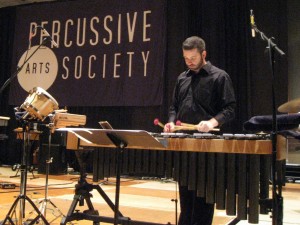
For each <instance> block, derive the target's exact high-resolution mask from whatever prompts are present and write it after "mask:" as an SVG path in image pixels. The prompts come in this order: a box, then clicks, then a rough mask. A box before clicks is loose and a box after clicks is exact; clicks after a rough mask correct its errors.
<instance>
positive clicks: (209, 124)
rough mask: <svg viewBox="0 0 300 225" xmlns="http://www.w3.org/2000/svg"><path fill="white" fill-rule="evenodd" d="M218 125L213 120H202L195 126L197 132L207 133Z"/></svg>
mask: <svg viewBox="0 0 300 225" xmlns="http://www.w3.org/2000/svg"><path fill="white" fill-rule="evenodd" d="M218 125H219V123H218V121H217V120H216V119H215V118H212V119H210V120H203V121H201V122H200V123H199V124H197V125H196V127H197V130H198V131H199V132H209V131H211V130H213V129H214V128H215V127H217V126H218Z"/></svg>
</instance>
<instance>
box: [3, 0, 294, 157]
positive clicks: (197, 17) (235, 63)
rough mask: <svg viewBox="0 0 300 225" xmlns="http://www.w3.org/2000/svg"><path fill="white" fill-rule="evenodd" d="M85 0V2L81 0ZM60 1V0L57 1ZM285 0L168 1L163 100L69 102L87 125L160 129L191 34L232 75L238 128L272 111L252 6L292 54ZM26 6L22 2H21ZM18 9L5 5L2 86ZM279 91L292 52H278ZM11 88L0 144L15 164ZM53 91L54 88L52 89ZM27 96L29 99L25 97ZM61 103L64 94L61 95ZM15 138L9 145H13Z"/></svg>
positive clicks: (283, 95) (283, 92)
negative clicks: (6, 136)
mask: <svg viewBox="0 0 300 225" xmlns="http://www.w3.org/2000/svg"><path fill="white" fill-rule="evenodd" d="M82 2H83V4H84V1H82ZM52 4H55V3H52ZM286 4H287V2H286V1H285V0H278V1H271V0H266V1H258V0H221V1H220V0H210V1H206V0H168V1H167V8H166V13H167V54H166V65H165V80H164V96H163V97H164V102H163V104H162V105H161V106H153V107H70V108H68V111H69V112H70V113H77V114H84V115H86V116H87V125H86V127H96V128H97V127H99V125H98V121H100V120H108V121H109V122H110V123H111V124H112V126H113V127H115V128H119V129H143V130H147V131H150V132H161V131H162V129H161V128H160V127H157V126H154V124H153V120H154V119H155V118H159V119H160V120H161V121H162V122H166V121H167V118H168V107H169V105H170V101H171V96H172V91H173V86H174V84H175V81H176V78H177V76H178V75H179V73H180V72H182V71H183V70H184V69H185V65H184V61H183V59H182V51H181V43H182V41H183V40H184V39H185V38H187V37H188V36H191V35H199V36H201V37H202V38H203V39H204V40H205V41H206V43H207V51H208V60H210V61H211V62H212V63H213V64H214V65H216V66H218V67H220V68H222V69H224V70H225V71H227V72H228V73H229V75H230V76H231V78H232V80H233V84H234V88H235V92H236V97H237V112H236V119H235V120H234V121H233V122H232V123H231V124H229V125H228V126H227V127H226V129H225V130H226V131H227V130H228V131H230V132H232V133H239V132H244V131H243V123H244V122H245V121H247V120H248V119H250V118H251V117H252V116H255V115H266V114H271V113H272V92H271V88H272V85H271V84H272V76H271V72H270V63H269V56H268V53H267V50H266V46H267V43H266V42H264V41H262V40H261V39H260V37H259V36H258V35H257V36H256V37H255V38H252V37H251V30H250V18H249V15H250V9H253V10H254V14H255V22H256V24H257V26H258V28H259V29H260V30H261V31H263V32H264V33H265V35H266V36H268V37H275V38H276V39H275V40H274V42H275V43H277V45H278V46H279V47H280V48H281V49H282V50H283V51H285V52H286V53H287V15H286V12H287V11H286V8H287V6H286ZM20 7H21V6H20ZM14 9H15V8H14V7H12V8H4V9H1V10H0V18H1V20H0V21H1V22H0V30H1V33H0V38H1V40H0V44H1V46H2V47H1V50H0V51H1V56H0V63H1V68H0V70H1V75H0V82H1V85H2V84H3V83H4V81H5V80H7V79H8V77H9V76H10V75H11V73H12V72H11V71H14V68H10V58H11V54H12V52H11V51H12V49H13V48H12V40H13V33H14V32H13V28H14V14H15V10H14ZM275 60H276V65H275V71H276V73H275V90H276V99H277V106H278V105H280V104H282V103H284V102H286V100H287V93H288V91H287V88H288V87H287V83H288V79H287V74H288V73H287V56H285V57H283V58H282V57H279V56H278V55H277V54H275ZM8 91H9V87H7V88H6V89H5V91H4V94H3V96H2V97H1V109H0V112H1V115H2V116H10V117H11V118H12V119H11V121H10V125H9V127H8V129H9V132H10V140H9V142H8V143H6V144H5V145H4V146H3V144H2V145H1V146H0V147H1V152H2V155H5V156H6V157H5V160H4V162H5V163H14V162H15V158H16V157H15V155H16V154H18V153H17V152H16V150H14V146H13V142H14V138H15V137H14V133H13V132H12V130H13V129H14V128H15V127H16V126H17V124H16V123H15V122H14V117H13V107H14V106H9V105H8ZM53 94H54V93H53ZM24 100H25V99H24ZM56 100H57V101H58V102H59V99H56ZM9 143H10V144H9Z"/></svg>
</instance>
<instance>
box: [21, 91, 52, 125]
mask: <svg viewBox="0 0 300 225" xmlns="http://www.w3.org/2000/svg"><path fill="white" fill-rule="evenodd" d="M20 108H22V109H24V110H26V111H27V112H28V113H29V115H31V117H32V118H33V119H39V120H41V121H43V120H44V119H45V118H46V117H47V116H48V115H49V114H50V113H52V112H53V111H54V110H57V109H58V103H57V101H56V100H55V99H54V98H53V97H52V96H51V95H50V94H49V93H47V92H46V91H45V90H44V89H42V88H40V87H35V88H33V89H32V90H31V91H30V92H29V96H28V97H27V98H26V100H25V102H24V103H23V104H22V105H21V107H20Z"/></svg>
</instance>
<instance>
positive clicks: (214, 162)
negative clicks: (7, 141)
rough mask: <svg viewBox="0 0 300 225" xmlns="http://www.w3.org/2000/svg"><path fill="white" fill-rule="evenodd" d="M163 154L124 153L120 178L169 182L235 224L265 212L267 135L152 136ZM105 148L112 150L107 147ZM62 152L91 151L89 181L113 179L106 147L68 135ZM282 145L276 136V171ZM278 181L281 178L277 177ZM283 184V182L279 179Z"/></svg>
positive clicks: (252, 220) (112, 162)
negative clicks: (155, 178)
mask: <svg viewBox="0 0 300 225" xmlns="http://www.w3.org/2000/svg"><path fill="white" fill-rule="evenodd" d="M152 135H153V136H154V137H155V138H157V140H159V141H161V142H163V143H165V146H166V147H165V148H160V147H158V148H152V149H144V150H143V151H141V149H128V148H125V149H124V152H123V153H122V157H123V160H122V165H120V166H121V171H122V174H142V175H144V176H145V175H147V174H148V175H149V176H153V175H155V176H163V177H167V178H171V177H172V178H174V180H175V181H178V182H179V185H185V186H188V187H189V189H191V190H197V193H198V196H200V197H205V198H206V201H207V202H208V203H215V204H216V208H217V209H222V210H226V214H227V215H232V216H236V219H235V220H236V221H239V220H246V219H248V221H249V223H258V222H259V213H262V214H267V213H268V212H269V210H270V199H269V191H270V190H269V182H270V174H271V162H272V161H271V160H272V143H271V140H270V137H269V136H268V135H254V134H223V135H214V134H194V135H187V134H183V133H178V134H172V133H170V134H166V133H162V134H152ZM111 147H114V146H113V145H112V146H111ZM67 149H74V150H76V149H81V150H94V152H93V154H94V155H93V159H94V162H93V175H94V178H93V179H94V181H97V180H99V179H103V178H104V177H112V176H115V175H116V170H115V168H116V157H115V152H114V151H112V149H111V148H110V146H109V147H108V148H107V145H106V148H103V146H101V144H93V143H88V142H85V141H83V140H80V141H79V140H78V139H77V137H76V136H75V135H74V134H71V133H68V140H67ZM285 153H286V140H285V138H283V137H282V136H278V141H277V164H278V165H277V168H276V169H278V170H279V171H283V170H281V169H282V168H283V167H282V165H284V162H285ZM279 175H280V176H283V175H282V174H281V173H279ZM282 180H283V178H282Z"/></svg>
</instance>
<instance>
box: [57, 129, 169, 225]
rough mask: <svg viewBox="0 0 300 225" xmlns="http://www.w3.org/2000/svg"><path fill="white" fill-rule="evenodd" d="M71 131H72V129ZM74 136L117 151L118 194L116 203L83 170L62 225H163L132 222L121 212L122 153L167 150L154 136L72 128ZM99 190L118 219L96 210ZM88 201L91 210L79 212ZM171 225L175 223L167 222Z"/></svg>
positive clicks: (140, 133) (139, 132)
mask: <svg viewBox="0 0 300 225" xmlns="http://www.w3.org/2000/svg"><path fill="white" fill-rule="evenodd" d="M70 129H71V128H69V130H70ZM72 132H73V133H76V134H77V135H78V137H79V138H80V137H81V138H82V139H83V140H88V141H90V142H92V143H94V144H98V145H100V146H99V147H113V148H116V193H115V204H114V203H113V202H112V201H111V200H110V199H109V197H108V196H107V195H106V194H105V192H104V191H103V190H102V189H101V187H100V186H99V185H92V184H89V183H87V182H86V179H85V177H86V175H85V174H84V171H83V169H81V170H82V171H81V176H80V180H79V182H78V184H77V185H76V190H75V196H74V199H73V202H72V205H71V208H70V209H69V212H68V214H67V216H66V217H65V218H63V220H62V221H61V223H60V224H61V225H65V224H66V223H67V222H69V221H72V220H84V219H85V220H92V221H93V224H94V225H98V224H100V222H105V223H113V224H114V225H117V224H126V225H129V224H130V225H163V224H161V223H151V222H144V221H135V220H131V219H130V218H128V217H124V216H123V215H122V213H121V212H120V211H119V196H120V172H121V171H120V169H121V168H120V165H121V160H122V153H123V151H124V149H125V148H126V147H129V148H144V149H151V148H152V149H153V148H155V147H159V148H162V147H165V146H164V145H163V144H161V143H160V142H159V141H157V140H156V139H155V138H154V137H152V136H151V135H150V134H149V133H148V132H146V131H128V130H97V129H85V130H84V129H76V128H74V129H72ZM93 189H95V190H97V191H98V192H99V194H100V195H101V196H102V198H103V199H104V200H105V201H106V203H107V204H108V205H109V207H110V208H111V209H112V210H113V211H114V218H111V217H103V216H99V213H98V211H97V210H95V209H94V207H93V204H92V202H91V200H90V197H91V194H90V192H91V191H92V190H93ZM84 200H85V201H86V202H87V205H88V210H85V211H84V212H83V213H80V212H78V211H77V212H75V213H74V211H76V210H75V208H76V206H77V204H78V202H79V203H81V206H82V205H83V202H84ZM166 224H171V223H165V225H166Z"/></svg>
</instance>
